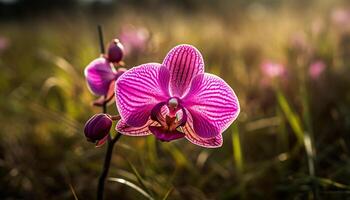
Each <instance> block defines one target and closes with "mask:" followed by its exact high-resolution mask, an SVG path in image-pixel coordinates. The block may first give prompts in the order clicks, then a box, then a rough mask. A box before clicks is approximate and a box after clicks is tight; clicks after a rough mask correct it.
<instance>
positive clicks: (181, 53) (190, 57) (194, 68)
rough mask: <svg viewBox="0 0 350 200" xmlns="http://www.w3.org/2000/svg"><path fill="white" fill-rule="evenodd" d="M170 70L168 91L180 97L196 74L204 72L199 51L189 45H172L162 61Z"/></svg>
mask: <svg viewBox="0 0 350 200" xmlns="http://www.w3.org/2000/svg"><path fill="white" fill-rule="evenodd" d="M163 65H164V66H166V67H167V68H168V69H169V71H170V91H171V94H172V96H177V97H181V96H183V94H185V92H186V91H187V90H188V88H189V86H190V83H191V81H192V79H193V77H195V76H196V75H198V74H203V73H204V61H203V58H202V55H201V53H200V52H199V51H198V50H197V49H196V48H195V47H193V46H191V45H186V44H184V45H179V46H176V47H174V48H173V49H172V50H170V52H169V53H168V55H167V56H166V57H165V59H164V61H163Z"/></svg>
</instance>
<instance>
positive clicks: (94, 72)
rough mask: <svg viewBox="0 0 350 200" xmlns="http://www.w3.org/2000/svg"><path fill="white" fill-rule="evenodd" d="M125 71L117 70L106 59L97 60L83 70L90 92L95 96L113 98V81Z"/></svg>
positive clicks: (123, 69)
mask: <svg viewBox="0 0 350 200" xmlns="http://www.w3.org/2000/svg"><path fill="white" fill-rule="evenodd" d="M125 71H126V69H125V68H118V69H117V70H115V69H114V67H113V66H111V63H110V62H109V61H108V60H107V59H106V58H103V57H101V58H97V59H95V60H93V61H92V62H91V63H90V64H89V65H88V66H87V67H86V68H85V72H84V73H85V77H86V81H87V83H88V86H89V88H90V90H91V92H92V93H93V94H95V95H97V96H106V97H108V96H111V95H112V96H113V95H114V86H115V81H116V80H117V79H118V78H119V76H120V75H122V74H123V73H124V72H125Z"/></svg>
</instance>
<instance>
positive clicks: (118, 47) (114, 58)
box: [107, 39, 124, 63]
mask: <svg viewBox="0 0 350 200" xmlns="http://www.w3.org/2000/svg"><path fill="white" fill-rule="evenodd" d="M123 56H124V46H123V45H122V43H120V42H119V40H118V39H114V40H113V41H112V42H111V43H110V44H109V46H108V53H107V59H108V61H109V62H113V63H118V62H120V61H121V60H122V59H123Z"/></svg>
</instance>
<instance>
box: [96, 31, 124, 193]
mask: <svg viewBox="0 0 350 200" xmlns="http://www.w3.org/2000/svg"><path fill="white" fill-rule="evenodd" d="M97 29H98V36H99V42H100V48H101V54H102V55H103V54H104V53H105V50H104V43H103V33H102V27H101V25H98V26H97ZM104 97H105V99H107V95H105V96H104ZM107 103H108V101H104V102H103V104H102V112H103V113H107ZM120 137H121V134H120V133H119V132H118V133H117V134H116V135H115V136H114V137H113V138H112V137H111V135H110V134H109V137H108V141H107V150H106V156H105V160H104V163H103V168H102V172H101V175H100V177H99V180H98V186H97V200H103V196H104V188H105V182H106V178H107V176H108V172H109V167H110V164H111V159H112V154H113V148H114V145H115V143H116V142H117V141H118V140H119V139H120Z"/></svg>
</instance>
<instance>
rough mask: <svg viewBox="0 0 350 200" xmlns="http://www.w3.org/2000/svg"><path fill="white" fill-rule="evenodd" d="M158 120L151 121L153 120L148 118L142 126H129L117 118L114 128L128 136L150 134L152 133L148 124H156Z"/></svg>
mask: <svg viewBox="0 0 350 200" xmlns="http://www.w3.org/2000/svg"><path fill="white" fill-rule="evenodd" d="M157 124H158V122H156V121H153V120H148V121H147V123H146V124H145V125H143V126H140V127H133V126H129V125H128V124H126V123H125V121H123V120H119V122H118V124H117V126H116V130H117V131H118V132H120V133H121V134H123V135H129V136H145V135H150V134H152V133H151V132H150V131H149V129H148V127H149V126H156V125H157Z"/></svg>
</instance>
